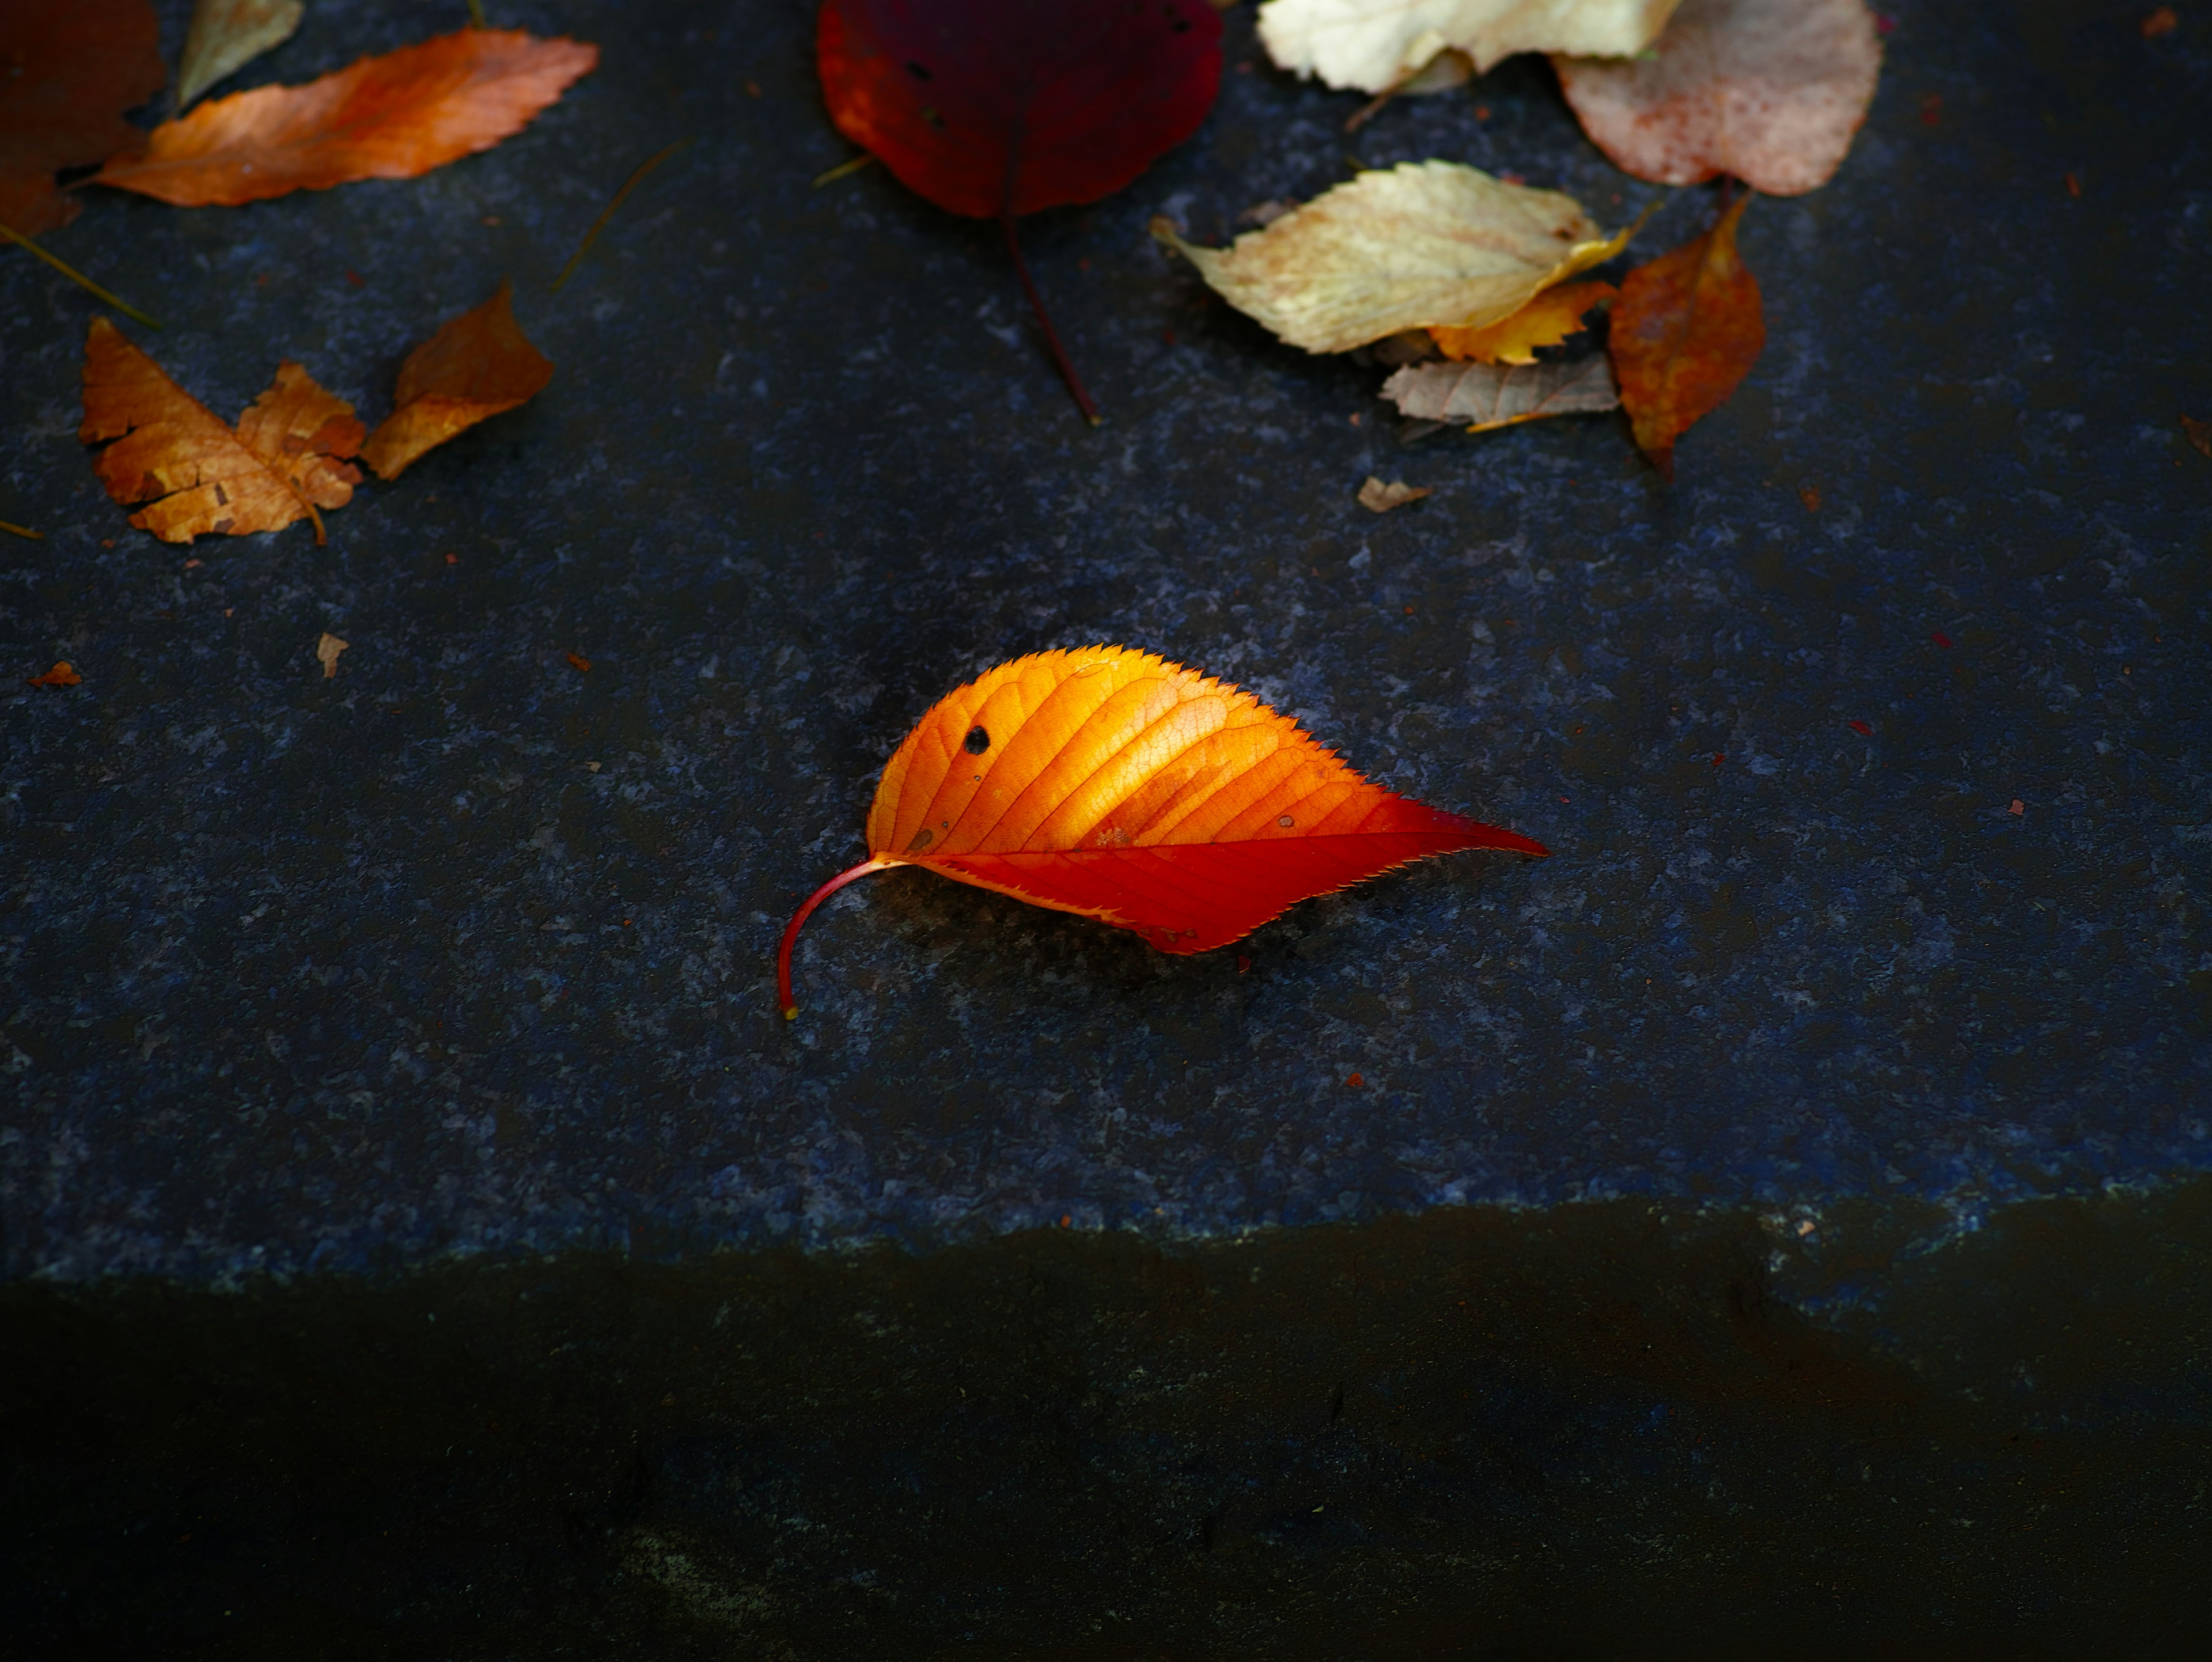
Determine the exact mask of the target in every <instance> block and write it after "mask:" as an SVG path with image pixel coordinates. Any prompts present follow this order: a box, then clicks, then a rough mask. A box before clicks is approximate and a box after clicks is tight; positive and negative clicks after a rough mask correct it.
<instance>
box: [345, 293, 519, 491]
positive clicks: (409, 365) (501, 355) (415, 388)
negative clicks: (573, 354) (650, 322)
mask: <svg viewBox="0 0 2212 1662" xmlns="http://www.w3.org/2000/svg"><path fill="white" fill-rule="evenodd" d="M513 299H514V283H513V281H512V280H511V279H510V280H507V281H504V282H502V283H501V284H500V285H499V292H498V293H497V294H495V295H493V296H492V297H491V298H490V299H489V300H488V301H485V302H484V303H483V305H481V306H479V307H475V308H474V309H473V310H471V311H466V312H464V313H462V314H460V316H459V317H457V318H454V319H453V320H450V321H448V322H447V324H446V325H445V326H443V327H441V329H440V330H439V331H438V332H437V333H436V334H435V335H433V336H431V337H430V338H429V339H428V340H426V341H424V342H423V343H422V344H421V345H420V346H418V347H416V349H415V350H413V351H411V352H410V353H409V354H408V355H407V361H406V362H404V363H403V364H401V365H400V366H399V386H398V390H397V392H396V393H395V394H394V396H393V399H392V402H393V405H394V406H395V407H394V409H393V410H392V413H391V414H390V415H388V416H386V417H385V418H384V419H383V420H382V421H381V422H380V423H378V424H377V429H376V431H374V433H372V434H370V435H368V443H367V444H365V445H363V446H362V450H361V458H362V460H363V461H365V462H367V463H368V465H369V466H370V467H371V468H373V469H374V470H375V472H376V476H377V477H378V478H381V479H396V478H398V477H399V476H400V475H401V474H402V473H404V472H406V471H407V469H408V467H409V466H410V464H411V463H413V462H414V461H415V460H416V459H417V458H419V457H421V456H422V454H424V453H425V452H427V451H429V450H433V449H435V448H436V447H438V446H439V445H441V444H443V443H444V442H445V441H447V439H450V438H452V437H453V435H455V434H456V433H459V432H462V431H464V430H465V429H468V428H471V427H473V426H475V425H476V424H477V423H478V422H480V421H483V420H484V419H485V418H486V417H490V416H495V415H497V414H499V413H500V411H502V410H512V409H513V408H514V407H515V406H516V405H520V404H526V403H528V402H529V401H530V400H531V399H534V398H536V397H537V396H538V393H541V392H543V391H544V389H545V384H546V382H548V381H550V380H552V379H553V365H552V362H551V361H550V359H548V358H547V357H546V356H544V353H542V352H540V351H539V350H538V349H537V348H536V347H535V346H532V344H530V339H529V337H527V336H526V335H525V334H524V333H523V332H522V326H521V325H520V324H519V323H517V322H516V321H515V320H514V308H513Z"/></svg>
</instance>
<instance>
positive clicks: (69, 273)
mask: <svg viewBox="0 0 2212 1662" xmlns="http://www.w3.org/2000/svg"><path fill="white" fill-rule="evenodd" d="M0 236H4V237H6V238H7V239H8V240H9V241H10V242H12V243H15V245H16V246H17V247H22V248H27V249H29V250H30V251H31V252H32V253H34V254H36V255H37V256H38V257H39V258H40V259H43V260H44V261H46V264H47V265H51V266H52V267H53V268H54V270H56V271H59V272H60V273H61V274H62V275H63V276H64V277H67V278H68V279H69V280H70V282H71V283H76V285H77V287H79V288H80V289H88V290H89V291H90V292H91V293H93V294H94V295H98V296H99V297H100V299H102V300H104V301H106V302H107V303H108V304H109V305H110V306H112V307H114V308H115V309H116V310H117V311H118V312H121V313H124V314H125V315H127V316H130V317H134V318H136V319H137V320H138V321H139V322H141V323H143V324H144V325H145V326H147V327H148V328H149V329H158V328H160V327H161V325H160V324H158V323H156V322H155V321H154V320H153V319H151V318H149V317H148V316H147V315H146V314H144V313H143V312H142V311H140V310H139V309H138V308H137V307H135V306H133V305H132V304H131V302H130V301H127V300H118V298H116V296H114V295H111V294H109V293H108V292H107V290H106V289H103V288H101V287H100V285H99V284H98V283H94V281H93V280H92V279H91V278H90V277H87V276H86V275H85V274H84V273H83V272H82V271H78V270H77V269H76V267H74V266H71V265H64V264H63V263H62V262H61V261H60V260H58V259H55V258H54V257H53V256H52V254H50V253H47V252H46V250H45V249H44V248H41V247H39V245H38V244H37V243H35V242H33V241H32V240H31V239H30V238H28V237H27V236H25V235H24V234H22V233H21V231H13V230H10V229H9V228H8V227H6V226H5V225H0Z"/></svg>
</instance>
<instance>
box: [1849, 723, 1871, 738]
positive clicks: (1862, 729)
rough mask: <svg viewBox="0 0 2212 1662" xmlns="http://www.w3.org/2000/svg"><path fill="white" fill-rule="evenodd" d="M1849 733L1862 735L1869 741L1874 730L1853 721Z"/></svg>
mask: <svg viewBox="0 0 2212 1662" xmlns="http://www.w3.org/2000/svg"><path fill="white" fill-rule="evenodd" d="M1851 731H1852V732H1853V733H1857V734H1863V735H1864V736H1865V737H1867V738H1869V739H1871V738H1873V737H1874V729H1873V728H1870V727H1869V726H1868V725H1867V724H1866V723H1865V722H1864V721H1853V722H1852V723H1851Z"/></svg>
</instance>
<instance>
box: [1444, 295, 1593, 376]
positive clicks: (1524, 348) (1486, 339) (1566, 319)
mask: <svg viewBox="0 0 2212 1662" xmlns="http://www.w3.org/2000/svg"><path fill="white" fill-rule="evenodd" d="M1619 294H1620V289H1616V288H1614V287H1613V285H1612V284H1611V283H1596V282H1592V283H1561V284H1560V285H1559V287H1558V288H1556V289H1545V290H1544V292H1543V293H1542V294H1541V295H1537V296H1536V298H1535V299H1534V300H1532V301H1529V302H1528V304H1527V305H1526V306H1523V307H1522V308H1521V309H1520V310H1519V311H1517V312H1516V313H1514V314H1512V315H1511V316H1510V317H1503V318H1500V319H1499V320H1498V321H1497V322H1495V323H1492V324H1487V325H1486V326H1484V327H1482V328H1480V329H1451V328H1432V329H1431V330H1430V331H1429V333H1430V334H1431V335H1432V336H1434V337H1435V338H1436V343H1437V347H1438V349H1439V350H1442V351H1443V355H1444V356H1446V357H1448V358H1462V359H1471V360H1473V361H1474V362H1476V363H1534V362H1535V361H1536V349H1537V348H1538V347H1539V346H1557V345H1558V344H1559V343H1560V342H1561V341H1563V340H1565V339H1566V338H1567V337H1568V336H1570V335H1572V334H1576V333H1578V332H1580V331H1581V329H1582V326H1583V313H1585V312H1587V311H1589V309H1590V307H1593V306H1595V305H1596V304H1597V303H1598V302H1599V301H1604V300H1611V299H1613V298H1614V297H1615V296H1616V295H1619Z"/></svg>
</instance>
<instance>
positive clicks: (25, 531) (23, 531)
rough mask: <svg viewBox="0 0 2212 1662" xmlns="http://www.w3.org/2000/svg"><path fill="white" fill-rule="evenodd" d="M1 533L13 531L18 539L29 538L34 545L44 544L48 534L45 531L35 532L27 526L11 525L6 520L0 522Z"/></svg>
mask: <svg viewBox="0 0 2212 1662" xmlns="http://www.w3.org/2000/svg"><path fill="white" fill-rule="evenodd" d="M0 531H12V532H14V533H15V535H17V536H18V537H28V538H29V539H31V540H32V541H33V542H34V543H42V542H44V541H46V533H45V532H43V531H33V530H32V529H31V527H29V526H27V525H10V524H9V522H8V521H5V520H0Z"/></svg>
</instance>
